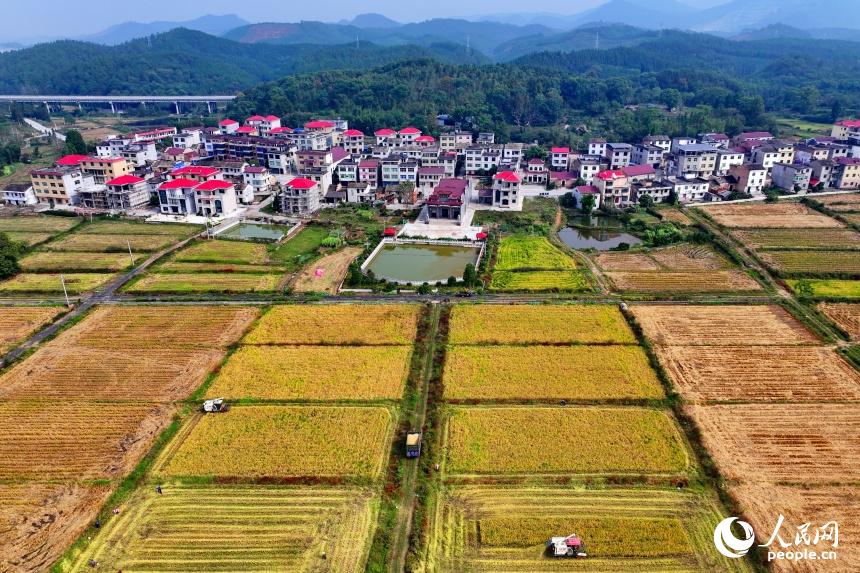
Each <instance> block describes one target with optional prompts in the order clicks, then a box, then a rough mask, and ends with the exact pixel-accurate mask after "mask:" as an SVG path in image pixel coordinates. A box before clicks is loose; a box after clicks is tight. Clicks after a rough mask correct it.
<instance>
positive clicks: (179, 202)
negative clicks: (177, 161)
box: [158, 178, 200, 215]
mask: <svg viewBox="0 0 860 573" xmlns="http://www.w3.org/2000/svg"><path fill="white" fill-rule="evenodd" d="M198 185H200V181H197V180H195V179H186V178H179V179H171V180H170V181H166V182H165V183H162V184H161V185H159V186H158V204H159V209H160V210H161V212H162V213H164V214H170V215H194V214H196V213H197V203H196V202H195V200H194V188H195V187H197V186H198Z"/></svg>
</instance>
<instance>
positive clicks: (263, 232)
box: [218, 223, 290, 243]
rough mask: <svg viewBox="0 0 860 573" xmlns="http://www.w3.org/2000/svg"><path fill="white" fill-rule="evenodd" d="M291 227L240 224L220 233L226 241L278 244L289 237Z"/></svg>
mask: <svg viewBox="0 0 860 573" xmlns="http://www.w3.org/2000/svg"><path fill="white" fill-rule="evenodd" d="M289 230H290V229H289V227H281V226H278V225H258V224H256V223H239V224H238V225H233V226H232V227H230V228H229V229H227V230H226V231H224V232H222V233H218V236H219V237H222V238H225V239H243V240H245V241H269V242H272V243H277V242H278V241H280V240H281V239H283V238H284V237H286V236H287V231H289Z"/></svg>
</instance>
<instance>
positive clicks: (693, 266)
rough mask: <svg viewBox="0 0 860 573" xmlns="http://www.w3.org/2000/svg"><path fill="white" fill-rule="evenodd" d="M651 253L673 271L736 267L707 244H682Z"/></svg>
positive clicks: (713, 269) (714, 269) (717, 269)
mask: <svg viewBox="0 0 860 573" xmlns="http://www.w3.org/2000/svg"><path fill="white" fill-rule="evenodd" d="M650 254H651V257H653V258H654V260H656V261H657V262H658V263H660V264H661V265H663V266H664V267H666V268H667V269H669V270H672V271H720V270H725V269H732V268H734V265H732V264H731V263H730V262H729V261H728V260H726V258H725V257H723V256H722V255H718V254H717V253H716V252H715V251H714V249H713V248H712V247H709V246H707V245H680V246H677V247H668V248H665V249H658V250H654V251H651V253H650Z"/></svg>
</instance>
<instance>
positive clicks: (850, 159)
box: [834, 157, 860, 165]
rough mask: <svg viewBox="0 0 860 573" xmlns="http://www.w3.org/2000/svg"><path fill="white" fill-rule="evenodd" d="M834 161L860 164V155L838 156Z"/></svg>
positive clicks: (842, 163)
mask: <svg viewBox="0 0 860 573" xmlns="http://www.w3.org/2000/svg"><path fill="white" fill-rule="evenodd" d="M834 161H835V162H836V163H839V164H840V165H860V157H837V158H836V159H834Z"/></svg>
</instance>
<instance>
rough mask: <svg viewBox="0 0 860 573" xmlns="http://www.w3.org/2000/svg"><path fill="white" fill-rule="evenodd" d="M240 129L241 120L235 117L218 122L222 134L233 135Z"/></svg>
mask: <svg viewBox="0 0 860 573" xmlns="http://www.w3.org/2000/svg"><path fill="white" fill-rule="evenodd" d="M237 129H239V122H238V121H236V120H235V119H230V118H227V119H225V120H224V121H222V122H221V123H219V124H218V130H219V131H220V132H221V134H222V135H232V134H234V133H236V130H237Z"/></svg>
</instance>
